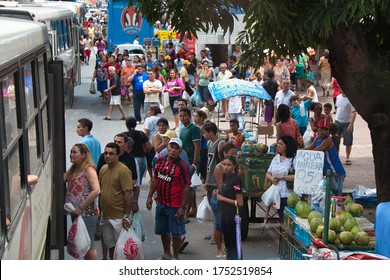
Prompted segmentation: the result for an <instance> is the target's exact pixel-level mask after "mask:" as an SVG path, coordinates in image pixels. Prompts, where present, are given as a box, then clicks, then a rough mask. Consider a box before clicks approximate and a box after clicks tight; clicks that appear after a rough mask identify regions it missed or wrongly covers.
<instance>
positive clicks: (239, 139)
mask: <svg viewBox="0 0 390 280" xmlns="http://www.w3.org/2000/svg"><path fill="white" fill-rule="evenodd" d="M229 123H230V131H231V132H230V133H229V134H228V135H227V139H226V140H227V141H228V142H230V143H232V144H233V145H234V146H236V148H237V149H239V148H241V145H242V143H244V142H245V137H244V135H243V134H242V133H241V132H239V131H238V128H239V126H240V124H239V122H238V120H237V119H232V120H230V121H229Z"/></svg>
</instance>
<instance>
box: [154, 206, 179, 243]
mask: <svg viewBox="0 0 390 280" xmlns="http://www.w3.org/2000/svg"><path fill="white" fill-rule="evenodd" d="M178 210H179V208H173V207H168V206H165V205H163V204H161V203H159V202H157V206H156V227H155V230H154V232H155V234H157V235H168V234H170V235H172V237H180V236H183V235H185V234H186V228H185V222H184V217H182V218H181V219H180V220H178V219H177V218H176V214H177V211H178Z"/></svg>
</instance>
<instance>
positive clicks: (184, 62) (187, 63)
mask: <svg viewBox="0 0 390 280" xmlns="http://www.w3.org/2000/svg"><path fill="white" fill-rule="evenodd" d="M183 64H184V65H189V64H191V62H189V61H188V60H187V59H186V60H184V61H183Z"/></svg>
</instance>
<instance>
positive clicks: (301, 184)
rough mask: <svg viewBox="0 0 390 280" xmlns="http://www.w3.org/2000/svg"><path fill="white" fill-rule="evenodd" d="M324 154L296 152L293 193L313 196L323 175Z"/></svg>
mask: <svg viewBox="0 0 390 280" xmlns="http://www.w3.org/2000/svg"><path fill="white" fill-rule="evenodd" d="M324 157H325V156H324V152H321V151H307V150H298V151H297V155H296V156H295V177H294V192H296V193H297V194H314V191H315V189H316V188H317V186H318V184H319V182H320V181H321V179H322V177H323V175H322V170H323V168H324Z"/></svg>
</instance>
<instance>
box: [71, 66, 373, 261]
mask: <svg viewBox="0 0 390 280" xmlns="http://www.w3.org/2000/svg"><path fill="white" fill-rule="evenodd" d="M93 65H94V60H93V59H92V60H91V63H90V65H85V66H82V84H81V85H80V86H77V87H76V93H75V99H74V105H73V108H72V109H67V110H66V150H67V151H70V149H71V147H72V146H73V145H74V144H75V143H78V141H79V137H78V136H77V134H76V124H77V120H78V119H80V118H82V117H87V118H89V119H91V120H92V121H93V124H94V127H93V129H92V134H93V135H94V136H95V137H97V138H98V139H99V140H100V141H101V143H102V146H103V147H104V145H105V144H106V143H108V142H111V141H112V140H113V136H114V135H115V134H117V133H119V132H122V131H125V130H126V127H125V124H124V121H120V120H119V119H120V113H119V112H118V111H114V114H113V116H112V119H113V120H112V121H104V120H103V117H104V116H105V115H106V113H107V110H108V104H107V103H102V101H101V98H99V97H98V95H97V94H96V95H91V94H90V93H89V92H88V89H89V85H90V82H91V77H92V72H93ZM320 101H321V102H322V103H326V102H331V98H329V97H328V98H322V97H320ZM125 111H126V114H127V115H129V116H130V115H133V108H132V107H129V106H125ZM163 115H164V117H166V118H168V120H169V121H170V123H171V126H174V121H173V117H172V115H171V112H170V110H169V108H167V110H166V112H164V114H163ZM248 120H251V119H250V118H249V117H248ZM219 127H220V128H222V129H227V128H228V123H226V122H222V121H221V122H220V123H219ZM137 129H142V126H141V125H139V126H138V127H137ZM354 141H355V145H354V147H353V150H352V156H351V159H352V162H353V164H352V165H351V166H346V170H347V178H346V181H345V186H344V191H351V189H352V188H353V187H354V186H356V185H358V184H362V185H365V186H368V187H375V180H374V168H373V167H374V165H373V158H372V154H371V150H372V146H371V140H370V137H369V130H368V128H367V124H366V123H365V122H364V121H363V120H362V118H361V117H360V116H358V118H357V121H356V125H355V140H354ZM273 142H275V139H268V143H273ZM340 155H341V159H342V161H344V159H345V149H344V147H343V146H342V147H341V151H340ZM67 165H68V166H69V158H67ZM148 182H149V177H148V176H147V177H146V178H144V180H143V185H142V188H141V194H140V208H141V210H140V211H141V214H142V217H143V222H144V225H145V231H146V241H145V242H144V249H145V259H149V260H153V259H156V258H157V257H158V256H159V255H160V254H161V252H162V245H161V242H160V238H159V236H156V235H155V234H154V211H153V210H152V211H148V210H147V209H146V208H145V206H144V205H145V200H146V196H147V193H148V188H149V185H148ZM204 194H205V191H204V190H202V189H200V188H198V189H197V190H196V195H197V201H198V204H199V203H200V201H201V199H202V198H203V196H204ZM258 213H259V214H261V211H259V210H258ZM186 230H187V240H188V241H189V242H190V244H189V246H188V247H187V249H186V250H185V254H182V255H181V259H184V260H192V259H196V260H199V259H209V260H217V258H216V257H215V254H216V249H215V245H210V244H209V242H208V240H204V239H203V237H204V236H205V235H207V234H209V233H210V232H211V230H212V224H211V223H204V224H200V223H198V222H197V221H196V219H194V218H192V219H191V222H190V223H189V224H187V225H186ZM243 251H244V258H245V259H278V234H277V232H276V231H275V230H274V229H273V226H272V225H270V226H269V229H268V230H267V231H265V232H264V233H262V232H261V225H260V224H250V229H249V234H248V238H247V239H246V240H245V241H244V242H243ZM99 254H101V252H100V249H99ZM100 257H101V255H100ZM66 259H71V257H69V256H67V257H66Z"/></svg>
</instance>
